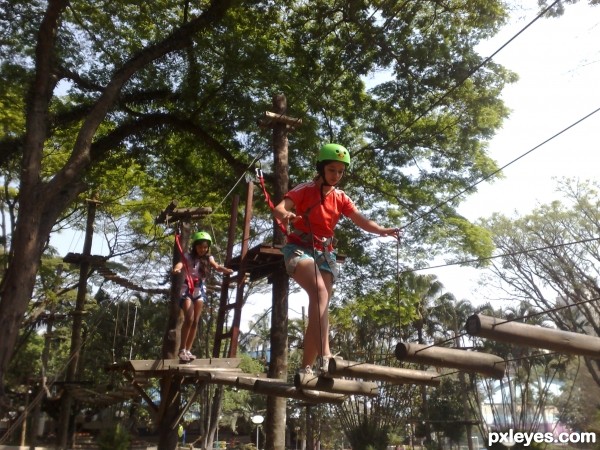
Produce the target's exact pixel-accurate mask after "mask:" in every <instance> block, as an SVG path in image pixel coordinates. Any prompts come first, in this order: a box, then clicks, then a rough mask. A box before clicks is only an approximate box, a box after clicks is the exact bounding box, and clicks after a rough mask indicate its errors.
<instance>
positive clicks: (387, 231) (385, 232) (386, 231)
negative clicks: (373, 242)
mask: <svg viewBox="0 0 600 450" xmlns="http://www.w3.org/2000/svg"><path fill="white" fill-rule="evenodd" d="M348 217H349V218H350V220H352V222H354V223H355V224H356V225H357V226H359V227H360V228H362V229H363V230H365V231H368V232H369V233H375V234H378V235H379V236H393V237H395V238H396V239H399V238H400V235H401V234H402V230H400V229H399V228H385V227H382V226H381V225H379V224H378V223H377V222H375V221H374V220H371V219H368V218H366V217H365V216H364V215H362V214H361V213H360V212H359V211H355V212H354V213H352V214H350V215H349V216H348Z"/></svg>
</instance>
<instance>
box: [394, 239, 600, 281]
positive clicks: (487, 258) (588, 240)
mask: <svg viewBox="0 0 600 450" xmlns="http://www.w3.org/2000/svg"><path fill="white" fill-rule="evenodd" d="M594 241H600V237H593V238H589V239H581V240H578V241H571V242H563V243H561V244H553V245H546V246H544V247H534V248H529V249H526V250H521V251H515V252H508V253H502V254H499V255H494V256H488V257H485V258H475V259H466V260H463V261H457V262H453V263H446V264H439V265H436V266H428V267H420V268H417V269H409V270H404V271H402V272H401V273H408V272H419V271H422V270H430V269H439V268H442V267H450V266H458V265H463V264H471V263H477V262H483V261H490V260H492V259H496V258H504V257H506V256H516V255H526V254H528V253H534V252H537V251H541V250H552V249H554V248H560V247H567V246H569V245H576V244H585V243H587V242H594Z"/></svg>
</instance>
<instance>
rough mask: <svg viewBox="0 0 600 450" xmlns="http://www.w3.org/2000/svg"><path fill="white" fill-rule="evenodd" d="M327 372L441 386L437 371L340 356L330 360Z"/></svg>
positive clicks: (377, 379)
mask: <svg viewBox="0 0 600 450" xmlns="http://www.w3.org/2000/svg"><path fill="white" fill-rule="evenodd" d="M327 373H328V374H329V375H331V376H334V377H349V378H362V379H363V380H372V381H387V382H389V383H393V384H420V385H426V386H439V384H440V379H439V374H438V373H437V372H433V371H429V372H427V371H424V370H411V369H402V368H399V367H385V366H378V365H376V364H367V363H361V362H352V361H346V360H343V359H339V358H332V359H330V360H329V368H328V371H327ZM326 376H327V375H326Z"/></svg>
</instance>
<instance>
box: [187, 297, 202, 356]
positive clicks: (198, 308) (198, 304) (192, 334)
mask: <svg viewBox="0 0 600 450" xmlns="http://www.w3.org/2000/svg"><path fill="white" fill-rule="evenodd" d="M193 303H194V304H193V308H190V310H192V311H193V317H192V320H191V324H190V329H189V332H188V334H187V340H186V341H185V348H186V350H191V349H192V347H193V346H194V339H195V338H196V332H197V331H198V322H199V321H200V316H201V315H202V306H203V305H204V303H203V302H202V300H200V299H198V300H196V301H195V302H193ZM182 342H183V341H182Z"/></svg>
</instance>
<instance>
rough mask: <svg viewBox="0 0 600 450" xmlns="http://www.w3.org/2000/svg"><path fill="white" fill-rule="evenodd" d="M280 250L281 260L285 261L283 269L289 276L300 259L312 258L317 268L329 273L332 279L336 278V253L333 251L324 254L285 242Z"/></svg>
mask: <svg viewBox="0 0 600 450" xmlns="http://www.w3.org/2000/svg"><path fill="white" fill-rule="evenodd" d="M281 252H282V253H283V260H284V261H285V269H286V270H287V273H288V275H290V276H293V275H294V271H295V270H296V266H297V265H298V263H299V262H300V261H302V260H303V259H307V258H310V259H313V258H314V259H315V260H316V261H317V267H319V270H321V271H325V272H329V273H331V274H332V275H333V279H334V281H335V279H336V278H337V274H338V265H337V262H336V253H335V252H334V251H331V252H328V253H329V255H326V254H325V252H322V251H320V250H317V249H312V248H310V247H302V246H301V245H296V244H286V245H284V246H283V248H282V249H281Z"/></svg>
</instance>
